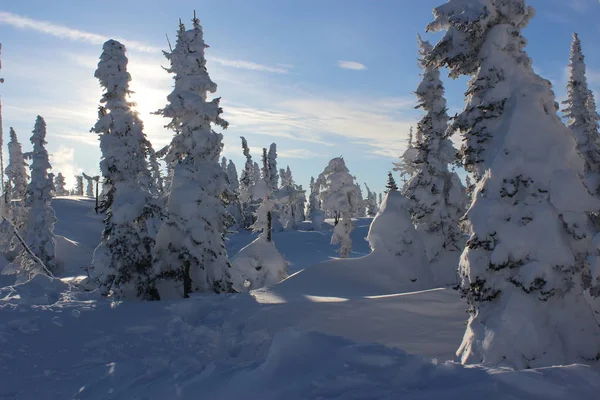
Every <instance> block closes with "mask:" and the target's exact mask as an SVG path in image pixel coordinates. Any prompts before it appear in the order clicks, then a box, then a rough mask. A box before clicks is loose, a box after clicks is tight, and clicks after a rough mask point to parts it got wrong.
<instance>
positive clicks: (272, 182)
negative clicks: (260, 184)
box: [268, 143, 279, 191]
mask: <svg viewBox="0 0 600 400" xmlns="http://www.w3.org/2000/svg"><path fill="white" fill-rule="evenodd" d="M268 167H269V186H270V187H271V190H273V191H276V190H277V188H278V187H279V175H278V174H277V144H275V143H271V146H270V147H269V154H268Z"/></svg>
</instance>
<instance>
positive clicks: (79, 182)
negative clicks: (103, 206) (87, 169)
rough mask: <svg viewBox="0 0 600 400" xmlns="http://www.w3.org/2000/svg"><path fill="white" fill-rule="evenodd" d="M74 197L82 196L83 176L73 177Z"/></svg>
mask: <svg viewBox="0 0 600 400" xmlns="http://www.w3.org/2000/svg"><path fill="white" fill-rule="evenodd" d="M75 195H76V196H83V175H75Z"/></svg>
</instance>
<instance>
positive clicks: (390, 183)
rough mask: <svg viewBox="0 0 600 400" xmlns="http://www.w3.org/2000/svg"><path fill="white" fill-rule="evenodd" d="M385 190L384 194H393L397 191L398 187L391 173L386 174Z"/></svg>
mask: <svg viewBox="0 0 600 400" xmlns="http://www.w3.org/2000/svg"><path fill="white" fill-rule="evenodd" d="M385 188H386V189H387V190H386V191H385V193H388V192H395V191H397V190H398V185H396V180H395V179H394V176H393V175H392V172H391V171H390V172H388V179H387V183H386V184H385Z"/></svg>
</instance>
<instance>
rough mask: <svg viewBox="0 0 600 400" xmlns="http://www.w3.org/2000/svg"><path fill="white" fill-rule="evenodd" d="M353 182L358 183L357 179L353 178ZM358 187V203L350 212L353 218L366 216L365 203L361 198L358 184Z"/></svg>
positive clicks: (360, 189) (361, 194)
mask: <svg viewBox="0 0 600 400" xmlns="http://www.w3.org/2000/svg"><path fill="white" fill-rule="evenodd" d="M353 178H354V180H355V181H357V182H358V178H357V177H356V176H353ZM356 187H358V202H357V204H356V208H355V209H354V210H353V211H352V217H353V218H363V217H366V216H367V202H366V199H365V198H364V197H363V193H362V188H361V187H360V185H359V184H357V185H356Z"/></svg>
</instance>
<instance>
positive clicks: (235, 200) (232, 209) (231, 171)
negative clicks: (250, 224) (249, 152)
mask: <svg viewBox="0 0 600 400" xmlns="http://www.w3.org/2000/svg"><path fill="white" fill-rule="evenodd" d="M225 172H226V173H227V178H228V180H229V191H230V194H229V195H230V198H229V205H228V206H227V213H228V214H229V215H231V217H232V219H233V220H234V221H235V225H236V226H238V227H240V228H243V227H244V226H243V225H244V218H243V214H242V207H241V204H240V182H239V181H238V174H237V169H236V168H235V164H234V163H233V161H232V160H229V164H227V168H226V171H225Z"/></svg>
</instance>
